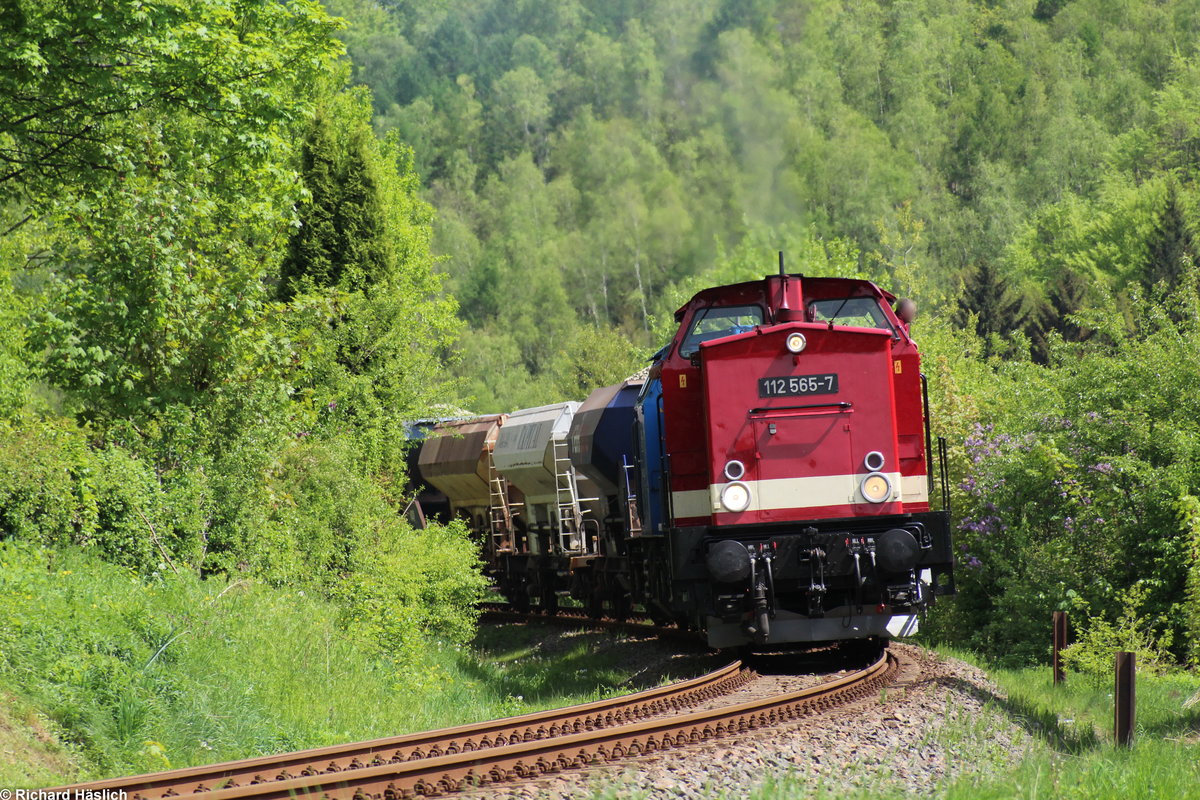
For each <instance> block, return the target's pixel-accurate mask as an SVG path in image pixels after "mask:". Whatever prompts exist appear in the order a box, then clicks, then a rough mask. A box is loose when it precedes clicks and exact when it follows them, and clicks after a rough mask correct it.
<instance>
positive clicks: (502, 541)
mask: <svg viewBox="0 0 1200 800" xmlns="http://www.w3.org/2000/svg"><path fill="white" fill-rule="evenodd" d="M487 467H488V491H489V499H488V524H489V526H490V529H491V537H492V553H493V555H498V554H500V553H511V552H513V549H514V544H515V543H514V542H513V524H512V522H513V520H512V518H513V510H512V506H511V505H510V504H509V502H508V481H507V480H506V479H505V478H504V477H503V476H502V475H501V474H500V473H499V472H497V471H496V464H495V463H494V462H493V461H492V451H491V450H488V456H487Z"/></svg>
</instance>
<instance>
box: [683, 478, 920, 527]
mask: <svg viewBox="0 0 1200 800" xmlns="http://www.w3.org/2000/svg"><path fill="white" fill-rule="evenodd" d="M870 474H872V473H869V472H862V473H857V474H853V475H814V476H811V477H807V478H773V479H769V480H761V481H739V483H742V484H744V485H745V486H747V487H748V488H749V489H750V506H749V507H748V508H747V509H746V511H775V510H779V509H787V508H822V507H825V506H841V505H857V504H866V505H870V506H875V505H878V504H877V503H872V502H871V501H869V500H867V499H866V498H865V497H863V495H862V491H861V489H860V487H861V485H862V481H863V478H866V477H867V476H868V475H870ZM884 475H885V476H886V477H887V479H888V481H889V482H890V483H891V485H892V493H891V495H890V496H889V497H888V498H887V501H885V502H895V501H897V500H901V499H903V501H904V502H906V503H924V502H928V500H929V490H928V480H927V478H926V476H924V475H914V476H907V477H905V476H902V475H901V474H900V473H899V472H886V473H884ZM728 485H729V484H728V483H714V484H712V485H710V486H709V487H708V490H707V491H706V490H704V489H693V490H691V491H685V492H671V504H672V506H673V510H674V512H675V516H676V517H677V518H694V517H707V516H709V515H711V514H731V513H734V512H731V511H728V510H727V509H726V508H725V507H724V506H723V505H721V492H722V491H723V490H724V489H725V487H726V486H728ZM902 492H903V494H901V493H902ZM741 513H746V512H741Z"/></svg>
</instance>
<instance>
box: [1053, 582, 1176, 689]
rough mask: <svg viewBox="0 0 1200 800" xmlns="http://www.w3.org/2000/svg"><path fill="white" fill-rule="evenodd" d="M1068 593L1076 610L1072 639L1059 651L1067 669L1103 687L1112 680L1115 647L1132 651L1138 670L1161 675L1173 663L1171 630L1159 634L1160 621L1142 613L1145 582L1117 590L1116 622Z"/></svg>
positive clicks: (1075, 594)
mask: <svg viewBox="0 0 1200 800" xmlns="http://www.w3.org/2000/svg"><path fill="white" fill-rule="evenodd" d="M1068 594H1069V595H1070V598H1071V600H1072V603H1073V605H1074V606H1075V610H1076V611H1077V612H1078V613H1077V614H1076V615H1075V616H1074V619H1075V620H1076V622H1075V625H1076V632H1075V642H1074V643H1072V644H1071V645H1070V646H1069V647H1067V648H1066V649H1064V650H1063V652H1062V656H1063V662H1064V663H1065V664H1066V666H1067V668H1068V669H1070V670H1073V671H1075V672H1079V673H1081V674H1083V675H1085V676H1087V677H1088V679H1090V680H1091V681H1092V683H1093V684H1095V685H1096V686H1104V685H1106V684H1107V683H1109V682H1110V681H1111V680H1112V675H1113V655H1114V654H1115V653H1116V652H1117V651H1118V650H1124V651H1127V652H1130V653H1133V654H1134V656H1136V658H1137V668H1138V670H1139V671H1145V672H1150V673H1152V674H1161V673H1163V672H1165V671H1166V670H1167V668H1168V667H1170V666H1171V665H1172V663H1173V661H1174V659H1173V658H1172V657H1171V653H1170V647H1171V631H1170V629H1168V630H1167V632H1166V633H1163V634H1159V633H1158V632H1157V631H1158V630H1161V629H1162V627H1163V621H1162V620H1160V619H1148V618H1146V617H1144V616H1143V609H1144V607H1145V604H1146V597H1147V594H1148V592H1147V589H1146V587H1145V585H1143V584H1138V585H1135V586H1133V587H1131V588H1130V589H1129V590H1128V591H1125V592H1122V593H1120V596H1119V597H1120V602H1121V606H1122V608H1121V614H1120V616H1119V617H1118V618H1117V620H1116V621H1115V622H1113V621H1111V620H1109V619H1107V618H1106V617H1104V616H1102V615H1099V614H1093V613H1092V612H1091V609H1090V607H1089V605H1088V603H1087V601H1086V600H1084V599H1083V598H1082V597H1080V596H1079V595H1078V594H1077V593H1075V592H1073V591H1072V592H1068ZM1081 619H1082V622H1081V621H1080V620H1081Z"/></svg>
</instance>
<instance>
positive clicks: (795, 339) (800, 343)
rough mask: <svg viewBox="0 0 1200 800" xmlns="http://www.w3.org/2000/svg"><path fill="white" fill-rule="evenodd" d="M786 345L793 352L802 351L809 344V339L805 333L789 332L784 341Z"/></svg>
mask: <svg viewBox="0 0 1200 800" xmlns="http://www.w3.org/2000/svg"><path fill="white" fill-rule="evenodd" d="M783 344H784V346H785V347H787V349H788V350H789V351H791V352H793V353H800V352H802V351H803V350H804V348H805V347H807V346H808V340H807V339H805V338H804V334H803V333H789V334H788V337H787V339H785V340H784V342H783Z"/></svg>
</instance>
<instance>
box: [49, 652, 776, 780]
mask: <svg viewBox="0 0 1200 800" xmlns="http://www.w3.org/2000/svg"><path fill="white" fill-rule="evenodd" d="M752 677H753V673H752V672H750V671H749V670H747V669H745V668H744V667H743V666H742V663H741V662H740V661H734V662H732V663H730V664H727V665H725V666H724V667H721V668H720V669H717V670H714V671H712V672H710V673H708V674H706V675H701V676H700V677H697V678H691V679H688V680H684V681H678V682H676V683H672V684H668V685H666V686H659V687H655V688H651V689H646V690H643V691H640V692H635V693H633V694H627V695H621V696H620V697H614V698H609V699H607V700H596V701H593V702H591V703H583V704H581V705H574V706H567V707H565V708H557V709H552V710H548V711H537V712H534V713H531V714H523V715H521V716H517V717H506V718H503V719H497V720H489V721H486V722H482V723H474V724H470V725H459V726H456V727H452V728H442V729H439V730H433V731H423V732H420V733H413V734H406V735H403V736H391V737H386V738H382V739H373V740H370V741H365V742H356V743H353V744H346V745H336V746H332V747H319V748H314V749H311V750H300V751H296V752H291V753H283V754H281V755H274V756H260V757H257V758H249V759H242V760H238V761H228V762H224V763H220V764H210V765H206V766H199V767H186V768H183V769H175V770H169V771H166V772H155V773H149V774H145V775H134V776H130V777H126V778H114V779H109V780H101V781H92V782H89V783H82V784H77V785H75V786H70V787H60V788H59V789H57V790H56V791H62V790H64V789H70V790H71V791H72V795H71V796H75V795H74V792H75V791H77V790H81V791H100V790H104V789H107V790H110V791H114V790H124V791H126V792H128V793H129V795H130V796H131V797H140V798H143V800H153V798H162V797H171V796H174V795H180V794H194V793H197V792H204V791H208V790H210V789H214V788H216V787H219V786H222V785H225V784H229V783H231V782H232V783H234V784H237V783H245V782H256V783H262V782H263V781H270V780H274V779H276V777H277V776H279V775H282V774H284V773H287V774H300V773H301V772H304V771H305V770H308V771H310V772H311V771H313V770H319V771H320V772H323V773H334V772H346V771H349V770H356V769H363V768H366V767H368V766H371V765H379V764H381V763H396V762H398V761H414V760H420V759H428V758H436V757H439V756H442V755H455V754H459V753H464V752H472V751H478V750H485V749H487V748H494V747H504V746H510V745H513V744H517V743H521V742H527V741H537V740H542V739H546V738H549V737H554V736H563V735H566V734H571V733H578V732H581V731H590V730H596V729H600V728H606V727H612V726H615V725H623V724H628V723H629V722H631V721H633V720H637V719H641V718H644V717H646V716H650V715H653V714H661V713H664V712H666V711H669V710H678V709H683V708H690V707H691V706H694V705H696V704H698V703H701V702H703V701H705V700H708V699H711V698H713V697H717V696H720V695H722V694H726V693H728V692H731V691H733V690H735V689H737V688H738V687H740V686H742V685H744V684H745V683H746V682H748V681H749V680H750V679H751V678H752Z"/></svg>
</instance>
